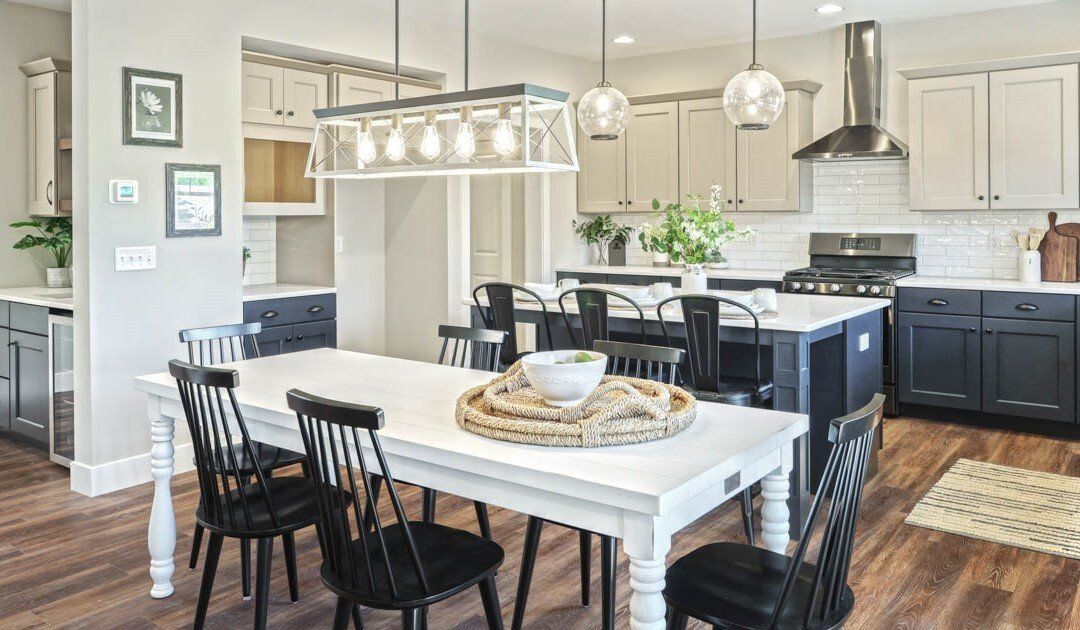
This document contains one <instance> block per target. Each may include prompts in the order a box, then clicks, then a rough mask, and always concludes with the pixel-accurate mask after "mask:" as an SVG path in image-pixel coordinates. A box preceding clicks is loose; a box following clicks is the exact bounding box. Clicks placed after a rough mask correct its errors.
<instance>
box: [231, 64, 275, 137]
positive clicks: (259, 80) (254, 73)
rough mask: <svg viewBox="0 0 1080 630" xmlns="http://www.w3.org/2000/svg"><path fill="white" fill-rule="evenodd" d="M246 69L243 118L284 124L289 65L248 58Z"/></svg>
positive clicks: (243, 90)
mask: <svg viewBox="0 0 1080 630" xmlns="http://www.w3.org/2000/svg"><path fill="white" fill-rule="evenodd" d="M242 72H243V84H242V88H241V94H242V95H241V100H242V101H243V113H242V115H241V119H242V120H243V121H244V122H248V123H264V124H271V125H280V124H282V123H283V122H284V121H285V109H284V107H285V105H284V98H285V91H284V81H285V69H284V68H279V67H278V66H269V65H266V64H264V63H255V62H253V61H245V62H244V63H243V67H242Z"/></svg>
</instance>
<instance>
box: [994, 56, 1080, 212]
mask: <svg viewBox="0 0 1080 630" xmlns="http://www.w3.org/2000/svg"><path fill="white" fill-rule="evenodd" d="M1077 89H1078V88H1077V65H1076V64H1069V65H1063V66H1046V67H1042V68H1024V69H1021V70H1006V71H1002V72H991V73H990V207H991V208H994V209H1024V208H1034V209H1045V208H1073V209H1075V208H1080V191H1078V187H1080V165H1078V160H1077V153H1078V151H1080V134H1078V133H1077V116H1078V113H1077V100H1078V98H1080V94H1078V93H1077Z"/></svg>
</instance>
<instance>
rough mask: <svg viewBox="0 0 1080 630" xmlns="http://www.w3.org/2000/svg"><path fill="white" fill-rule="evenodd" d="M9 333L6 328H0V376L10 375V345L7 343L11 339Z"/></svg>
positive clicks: (7, 376)
mask: <svg viewBox="0 0 1080 630" xmlns="http://www.w3.org/2000/svg"><path fill="white" fill-rule="evenodd" d="M10 334H11V332H10V331H9V330H8V329H7V328H0V378H9V377H10V376H11V372H10V371H9V370H10V369H11V346H10V345H8V342H9V341H11V338H10V337H9V335H10Z"/></svg>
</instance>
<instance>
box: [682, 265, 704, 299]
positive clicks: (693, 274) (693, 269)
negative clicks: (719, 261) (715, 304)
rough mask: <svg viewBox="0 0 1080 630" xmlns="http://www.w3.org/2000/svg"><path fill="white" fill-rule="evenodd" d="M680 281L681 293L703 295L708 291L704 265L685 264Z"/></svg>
mask: <svg viewBox="0 0 1080 630" xmlns="http://www.w3.org/2000/svg"><path fill="white" fill-rule="evenodd" d="M680 279H681V280H682V286H681V292H682V293H684V294H690V293H705V292H706V291H708V290H709V278H708V276H706V275H705V266H704V265H691V264H687V265H686V267H685V268H683V272H682V274H681V276H680Z"/></svg>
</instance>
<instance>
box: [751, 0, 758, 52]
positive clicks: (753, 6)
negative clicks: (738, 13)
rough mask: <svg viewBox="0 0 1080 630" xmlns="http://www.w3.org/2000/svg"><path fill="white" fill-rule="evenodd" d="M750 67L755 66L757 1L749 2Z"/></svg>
mask: <svg viewBox="0 0 1080 630" xmlns="http://www.w3.org/2000/svg"><path fill="white" fill-rule="evenodd" d="M750 7H751V8H750V65H752V66H756V65H757V0H750Z"/></svg>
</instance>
